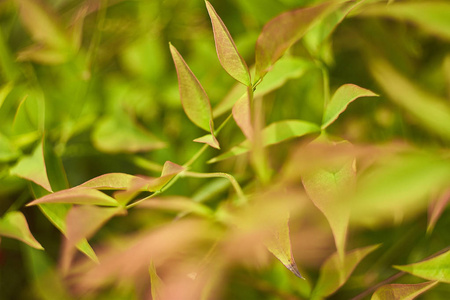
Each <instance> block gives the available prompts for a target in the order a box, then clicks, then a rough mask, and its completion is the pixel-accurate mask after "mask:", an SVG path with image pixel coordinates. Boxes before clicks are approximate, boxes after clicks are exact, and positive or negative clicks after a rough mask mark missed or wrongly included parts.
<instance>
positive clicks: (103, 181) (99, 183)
mask: <svg viewBox="0 0 450 300" xmlns="http://www.w3.org/2000/svg"><path fill="white" fill-rule="evenodd" d="M135 181H143V182H145V181H146V179H145V178H141V177H138V176H133V175H130V174H125V173H108V174H104V175H100V176H98V177H95V178H93V179H91V180H88V181H86V182H84V183H82V184H80V185H79V186H80V187H86V188H93V189H98V190H126V189H128V188H130V187H131V185H132V184H133V182H135Z"/></svg>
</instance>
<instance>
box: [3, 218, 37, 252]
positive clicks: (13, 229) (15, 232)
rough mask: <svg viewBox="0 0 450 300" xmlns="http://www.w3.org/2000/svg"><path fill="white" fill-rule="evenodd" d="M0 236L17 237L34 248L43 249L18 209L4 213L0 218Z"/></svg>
mask: <svg viewBox="0 0 450 300" xmlns="http://www.w3.org/2000/svg"><path fill="white" fill-rule="evenodd" d="M0 236H6V237H10V238H13V239H17V240H19V241H22V242H24V243H26V244H28V245H30V246H31V247H33V248H36V249H44V248H42V246H41V244H39V242H38V241H36V239H35V238H34V236H33V235H32V234H31V232H30V228H29V227H28V223H27V219H25V216H24V215H23V214H22V213H21V212H19V211H13V212H9V213H6V214H5V215H4V216H3V217H1V218H0Z"/></svg>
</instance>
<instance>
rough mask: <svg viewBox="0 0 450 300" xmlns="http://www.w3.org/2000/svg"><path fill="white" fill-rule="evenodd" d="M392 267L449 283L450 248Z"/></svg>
mask: <svg viewBox="0 0 450 300" xmlns="http://www.w3.org/2000/svg"><path fill="white" fill-rule="evenodd" d="M394 267H395V268H396V269H399V270H401V271H404V272H408V273H410V274H412V275H414V276H417V277H420V278H424V279H428V280H436V281H439V282H446V283H450V250H447V251H446V252H445V253H442V254H440V255H438V256H435V257H433V258H430V259H427V260H423V261H421V262H418V263H415V264H410V265H405V266H394Z"/></svg>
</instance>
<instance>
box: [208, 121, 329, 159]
mask: <svg viewBox="0 0 450 300" xmlns="http://www.w3.org/2000/svg"><path fill="white" fill-rule="evenodd" d="M319 131H320V128H319V126H317V125H316V124H313V123H310V122H307V121H301V120H283V121H279V122H275V123H272V124H270V125H269V126H267V127H266V128H264V129H263V131H262V140H263V146H264V147H267V146H270V145H274V144H278V143H281V142H283V141H285V140H288V139H291V138H295V137H301V136H304V135H307V134H310V133H314V132H319ZM250 148H251V145H250V142H249V141H248V140H245V141H244V142H242V143H240V144H239V145H238V146H235V147H233V148H232V149H231V150H229V151H227V152H225V153H223V154H221V155H219V156H217V157H214V158H212V159H211V160H209V161H208V163H214V162H218V161H221V160H224V159H227V158H229V157H233V156H236V155H240V154H243V153H247V152H248V151H250Z"/></svg>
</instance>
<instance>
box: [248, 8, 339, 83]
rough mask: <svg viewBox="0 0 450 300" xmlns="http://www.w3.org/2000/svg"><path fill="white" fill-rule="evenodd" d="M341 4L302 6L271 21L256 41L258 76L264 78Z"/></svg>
mask: <svg viewBox="0 0 450 300" xmlns="http://www.w3.org/2000/svg"><path fill="white" fill-rule="evenodd" d="M341 4H342V3H338V2H335V1H330V2H326V3H322V4H319V5H316V6H313V7H307V8H300V9H296V10H293V11H289V12H286V13H283V14H281V15H279V16H277V17H275V18H274V19H272V20H271V21H269V22H268V23H267V24H266V25H265V26H264V28H263V30H262V32H261V34H260V35H259V37H258V40H257V42H256V49H255V64H256V73H255V74H256V78H257V79H260V78H262V77H263V76H264V75H265V74H266V73H267V72H268V71H269V70H270V68H271V66H272V65H273V64H274V63H275V62H276V61H277V60H278V59H279V58H280V57H281V56H282V55H283V54H284V52H285V51H286V50H287V49H288V48H289V47H291V46H292V45H293V44H294V43H295V42H297V41H298V40H299V39H301V38H302V37H303V35H304V34H305V33H306V32H308V30H309V29H310V28H311V27H312V26H313V25H314V24H315V23H316V22H317V21H318V20H320V19H321V18H323V17H325V16H326V15H327V14H328V13H330V12H332V11H333V10H335V9H337V8H338V7H340V5H341Z"/></svg>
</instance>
